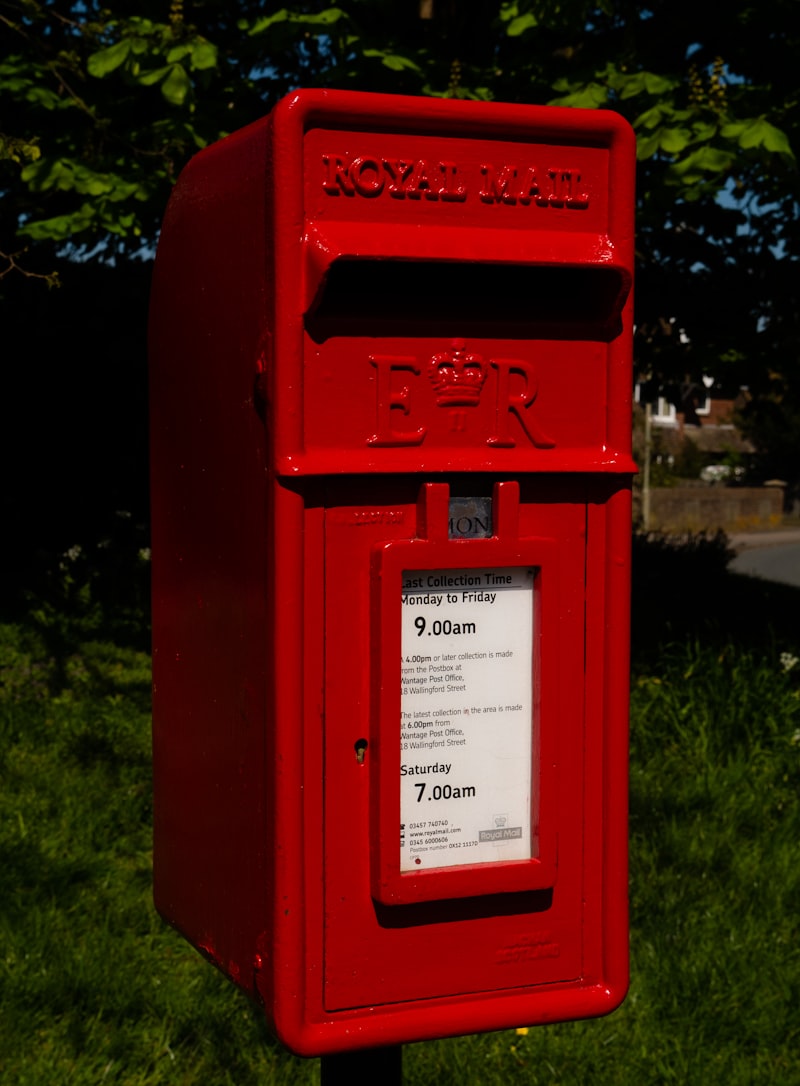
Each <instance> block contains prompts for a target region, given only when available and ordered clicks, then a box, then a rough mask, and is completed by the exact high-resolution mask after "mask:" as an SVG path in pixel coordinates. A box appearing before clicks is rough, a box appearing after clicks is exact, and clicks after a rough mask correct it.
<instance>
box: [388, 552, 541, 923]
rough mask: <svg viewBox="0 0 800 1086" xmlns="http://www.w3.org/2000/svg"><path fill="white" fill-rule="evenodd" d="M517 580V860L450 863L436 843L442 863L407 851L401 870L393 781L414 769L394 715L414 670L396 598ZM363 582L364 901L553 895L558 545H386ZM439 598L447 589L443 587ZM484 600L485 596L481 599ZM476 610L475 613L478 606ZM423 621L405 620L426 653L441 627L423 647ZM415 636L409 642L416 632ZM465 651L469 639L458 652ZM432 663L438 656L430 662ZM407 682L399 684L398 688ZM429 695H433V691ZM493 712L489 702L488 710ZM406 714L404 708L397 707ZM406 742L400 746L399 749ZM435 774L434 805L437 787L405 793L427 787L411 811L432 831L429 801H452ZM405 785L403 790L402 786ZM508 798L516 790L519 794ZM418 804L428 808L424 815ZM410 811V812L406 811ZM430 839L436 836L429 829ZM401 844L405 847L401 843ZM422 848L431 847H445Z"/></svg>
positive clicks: (397, 793)
mask: <svg viewBox="0 0 800 1086" xmlns="http://www.w3.org/2000/svg"><path fill="white" fill-rule="evenodd" d="M523 571H530V609H529V612H528V613H529V614H530V622H531V629H530V638H529V640H528V641H526V645H529V649H528V650H527V651H528V653H529V658H528V659H527V660H526V661H524V662H523V660H524V657H523V656H520V658H519V659H517V660H516V662H515V666H516V667H518V668H519V667H523V668H524V669H525V672H526V675H527V677H528V678H529V690H530V695H529V698H530V700H529V705H530V722H529V734H530V751H529V756H528V757H529V761H528V764H529V766H530V805H529V811H528V814H527V817H528V819H529V821H528V823H527V825H525V827H524V830H523V832H522V834H520V837H521V839H522V840H523V841H524V842H525V843H526V844H525V846H524V851H523V854H522V855H519V854H518V852H517V853H514V851H513V849H512V850H511V857H513V858H506V855H508V850H504V849H498V850H496V856H497V858H496V859H488V858H487V856H486V850H485V849H482V850H479V852H480V856H479V858H478V859H477V862H469V861H467V862H464V863H459V862H455V861H454V860H453V859H452V858H451V856H450V849H449V844H450V841H449V839H448V840H447V841H446V843H447V844H448V850H447V854H445V852H444V851H443V850H441V849H439V857H441V858H442V859H443V862H442V863H441V864H438V865H437V864H436V858H437V857H436V851H437V850H436V849H435V848H428V850H427V851H426V852H424V853H423V852H422V851H421V850H420V851H417V852H416V853H415V855H414V856H413V859H411V862H409V860H410V857H411V854H410V844H409V842H410V833H411V828H410V821H409V819H408V818H404V817H402V816H401V811H402V812H403V815H407V814H408V812H409V802H408V796H406V798H405V800H403V801H401V781H402V780H403V778H402V777H401V772H402V767H403V765H404V764H405V765H406V767H407V769H408V766H409V765H411V764H412V763H411V761H410V759H408V758H407V759H406V761H405V762H404V760H403V758H404V755H407V754H408V753H409V750H408V747H407V749H406V750H405V751H403V749H402V746H403V743H404V739H403V716H402V714H403V712H404V711H405V712H406V713H407V714H408V712H409V710H408V708H407V707H406V709H405V710H404V708H403V702H404V699H403V696H402V690H403V678H404V676H403V669H404V668H408V667H409V666H415V665H408V664H406V663H405V657H406V656H407V655H409V653H408V652H406V653H404V632H403V623H404V614H403V610H404V608H408V604H407V603H406V604H404V603H403V597H404V594H405V595H406V596H408V594H409V592H410V591H411V590H410V589H404V584H406V585H408V584H409V583H411V582H412V581H414V580H416V579H418V578H419V577H421V578H422V582H423V583H422V586H421V587H422V588H423V589H425V588H427V587H428V586H427V578H428V577H429V576H434V578H435V574H436V573H437V572H438V573H440V574H441V576H442V577H443V578H450V579H452V580H458V579H459V578H463V580H464V584H458V585H452V586H449V587H451V588H453V589H454V590H455V591H456V592H461V591H469V590H470V589H471V588H473V587H474V588H476V589H477V588H478V585H477V581H478V580H480V579H486V575H487V574H490V575H491V576H490V579H491V577H495V578H497V579H498V581H500V582H502V581H503V580H504V579H505V578H506V577H510V578H512V580H513V578H515V577H517V578H519V577H520V576H523ZM371 579H372V599H371V627H372V628H371V646H372V651H371V672H372V683H371V698H372V704H371V719H372V721H373V728H374V735H373V737H372V738H371V740H370V743H371V746H372V747H373V750H372V757H371V759H370V764H371V773H372V777H371V781H370V789H371V812H370V823H371V824H370V851H371V860H370V868H371V889H372V895H373V897H374V898H375V900H376V901H378V902H381V903H383V904H411V903H414V902H421V901H433V900H444V899H448V898H463V897H472V896H483V895H486V894H493V893H510V892H517V891H519V892H522V891H526V890H541V889H546V888H552V887H553V886H554V884H555V879H556V869H557V856H556V842H557V832H556V820H557V782H558V760H559V759H558V659H557V645H558V643H559V638H558V583H559V577H558V548H557V545H556V541H555V540H554V539H547V538H530V539H514V540H513V541H510V542H506V541H504V540H501V539H498V538H497V537H492V538H489V539H474V540H458V541H452V540H425V539H417V540H389V541H386V542H384V543H382V544H378V545H377V546H376V547H375V549H374V551H373V557H372V570H371ZM468 581H474V583H473V584H468V583H467V582H468ZM507 583H509V584H511V583H512V582H507ZM444 587H448V586H447V585H446V584H445V585H444ZM487 587H488V586H487ZM517 587H521V586H520V585H518V586H517ZM492 590H493V589H491V588H490V591H492ZM434 591H435V589H434ZM426 594H430V593H426V592H422V593H420V594H419V595H420V596H424V595H426ZM472 602H473V601H466V606H467V607H469V606H470V604H471V603H472ZM474 602H475V605H477V604H478V602H482V601H474ZM459 605H460V606H462V608H463V606H464V605H465V604H464V602H463V601H462V600H461V599H460V598H459ZM429 614H430V611H426V609H425V605H422V606H421V607H420V609H419V610H418V613H417V614H416V615H415V616H414V618H415V619H416V621H417V623H421V622H422V621H423V620H424V621H425V623H426V626H425V628H424V629H423V630H422V635H421V639H420V643H421V644H425V645H428V644H434V643H438V642H439V640H440V634H441V636H442V637H446V635H445V634H444V632H443V631H444V628H445V627H444V625H442V626H440V627H439V629H438V632H437V633H436V635H435V636H433V637H432V638H431V639H430V640H429V639H428V638H429V635H430V634H433V633H434V628H433V627H432V626H430V627H429V626H428V625H427V623H428V621H429V619H428V616H429ZM408 618H409V616H408V613H406V616H405V622H406V631H405V647H408V646H409V634H408ZM434 621H435V620H434ZM447 621H450V622H453V621H454V620H453V619H452V618H451V619H445V618H442V619H441V622H442V624H444V623H445V622H447ZM470 622H471V620H470ZM469 624H470V623H469V622H468V623H463V622H462V623H461V626H464V625H469ZM473 624H474V625H475V626H476V627H477V625H478V624H477V622H475V623H473ZM415 629H417V631H418V630H419V626H417V627H415ZM469 634H470V635H471V634H476V635H477V637H478V639H480V633H479V631H478V629H476V630H475V631H472V630H470V631H469ZM470 639H471V638H470V636H468V637H467V640H470ZM473 639H474V638H473ZM424 655H428V654H427V653H426V654H424ZM430 655H431V656H433V655H436V654H435V653H430ZM456 655H458V654H456ZM431 662H432V661H431ZM431 662H426V667H428V666H430V663H431ZM463 663H464V662H462V667H463ZM421 677H422V676H421ZM408 678H409V676H408V675H407V676H406V679H407V680H408ZM447 685H448V684H445V686H447ZM451 685H459V684H458V683H456V684H451ZM467 685H469V684H468V683H467ZM407 689H408V685H407ZM432 689H437V688H435V687H432ZM492 700H493V699H492V698H491V697H490V698H489V701H490V702H491V701H492ZM494 700H496V698H495V699H494ZM426 701H429V699H428V698H427V697H426V695H425V694H422V695H420V704H422V703H424V702H426ZM405 703H406V706H408V699H407V698H406V699H405ZM406 723H408V721H406ZM412 723H413V714H412ZM450 727H451V728H458V727H459V725H458V724H454V723H453V722H452V720H451V724H450ZM437 730H439V729H437ZM463 730H464V729H462V731H463ZM454 734H455V733H454ZM455 738H457V739H458V738H461V737H459V736H456V737H455ZM435 741H437V742H439V741H440V739H439V738H438V737H437V738H436V739H435ZM405 742H406V743H407V742H408V740H405ZM444 749H446V748H444ZM428 764H430V765H432V764H433V761H432V760H431V761H429V762H428ZM437 764H439V763H437ZM441 764H442V765H446V764H448V761H447V760H446V761H443V762H442V763H441ZM450 764H451V768H452V764H454V763H453V761H452V760H450ZM430 772H431V781H433V775H432V774H433V771H432V770H431V771H430ZM439 772H440V773H441V774H442V781H441V782H438V777H437V778H436V779H437V782H438V787H439V789H440V791H439V792H438V793H436V794H434V792H433V791H432V789H433V787H435V786H436V785H434V784H430V783H429V782H427V781H425V780H423V778H422V777H420V780H419V781H418V782H417V781H414V782H413V783H414V784H417V789H416V795H420V789H419V787H418V786H419V784H423V783H425V784H426V789H427V788H428V787H430V789H431V790H430V791H428V790H422V793H421V800H422V806H421V807H420V811H422V810H424V811H425V815H426V818H425V821H426V822H427V821H430V818H428V811H429V810H430V811H431V812H433V809H434V807H436V808H437V812H438V809H439V808H440V802H439V800H441V801H445V800H448V801H450V800H452V799H453V798H455V797H453V795H452V792H451V793H450V795H448V796H447V797H445V795H444V792H445V785H444V783H443V782H444V780H445V776H446V774H445V773H444V770H440V771H439ZM404 783H405V784H406V785H407V784H408V783H409V782H408V781H404ZM450 787H451V789H452V788H453V787H458V788H459V789H460V795H459V798H463V799H464V800H465V805H466V806H468V805H470V804H471V803H472V802H473V801H476V800H477V801H478V802H480V800H478V798H477V796H475V795H471V794H470V793H469V792H466V794H465V793H464V789H469V788H473V787H475V785H474V784H471V783H469V782H465V783H464V784H459V785H455V786H454V785H451V786H450ZM517 787H519V785H518V783H517ZM434 798H437V802H436V803H435V804H433V805H431V803H430V801H431V800H432V799H434ZM426 800H427V801H428V803H427V804H425V801H426ZM445 805H446V804H445ZM496 805H497V804H494V806H496ZM490 806H492V805H491V804H490ZM501 806H502V805H501ZM442 809H443V808H442ZM413 810H414V806H413V803H412V806H411V811H412V812H413ZM487 811H488V814H487V817H490V816H492V815H494V814H495V812H494V810H493V807H492V810H491V811H489V809H488V808H487ZM437 812H433V813H437ZM496 813H497V815H498V817H502V814H503V812H502V811H501V810H500V808H499V807H498V811H497V812H496ZM436 820H437V819H434V821H436ZM420 821H422V819H420ZM439 821H441V819H439ZM519 825H520V823H519V819H516V820H514V825H513V826H511V825H510V824H509V826H510V828H511V829H513V830H515V831H516V830H517V829H518V827H519ZM427 828H431V827H426V828H425V829H423V834H424V833H425V832H426V829H427ZM432 828H433V829H435V827H432ZM496 828H497V829H501V830H502V829H504V828H505V827H503V826H497V827H496ZM491 829H492V823H491V822H488V823H487V826H486V827H485V829H484V828H483V827H481V830H483V831H484V832H485V833H488V832H489V831H490V830H491ZM415 832H417V831H416V830H415ZM479 832H480V831H479ZM444 836H446V835H444ZM501 836H502V835H501ZM404 837H405V840H403V838H404ZM415 840H419V839H415ZM432 840H434V841H435V844H438V845H439V846H441V844H442V843H444V842H442V841H436V840H435V839H432ZM453 851H457V850H455V849H454V850H453ZM469 851H472V852H473V855H475V854H476V853H475V850H468V852H469ZM504 853H505V854H506V855H504ZM445 856H446V858H445ZM417 858H420V859H421V860H422V861H423V862H421V863H420V864H418V865H417V864H415V863H414V861H415V860H416V859H417Z"/></svg>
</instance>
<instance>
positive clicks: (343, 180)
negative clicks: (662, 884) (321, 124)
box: [322, 154, 589, 211]
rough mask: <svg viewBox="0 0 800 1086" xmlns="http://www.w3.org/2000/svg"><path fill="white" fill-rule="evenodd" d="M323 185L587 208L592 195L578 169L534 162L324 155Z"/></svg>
mask: <svg viewBox="0 0 800 1086" xmlns="http://www.w3.org/2000/svg"><path fill="white" fill-rule="evenodd" d="M322 167H323V180H322V188H323V190H324V191H325V192H326V193H328V195H329V196H345V197H347V196H349V197H359V196H360V197H365V198H367V199H375V198H376V197H389V198H392V199H395V200H441V201H442V202H443V203H464V201H466V200H467V199H469V198H470V197H472V198H474V199H477V200H480V202H481V203H484V204H518V205H520V206H522V207H527V206H533V207H562V208H568V209H571V210H576V211H580V210H584V209H586V208H588V206H589V193H588V192H587V191H586V187H585V185H584V183H583V181H582V179H581V172H580V170H579V169H577V168H575V167H570V168H564V167H559V168H555V167H553V166H547V167H542V166H539V165H536V164H530V163H509V162H505V163H502V164H500V165H498V164H496V163H492V162H483V163H480V164H478V165H474V164H473V165H471V166H466V165H460V164H459V163H457V162H452V161H449V160H448V161H434V160H433V159H410V158H409V159H403V158H379V157H372V156H370V155H356V156H355V157H351V156H349V155H333V154H330V155H323V156H322Z"/></svg>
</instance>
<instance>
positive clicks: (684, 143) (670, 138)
mask: <svg viewBox="0 0 800 1086" xmlns="http://www.w3.org/2000/svg"><path fill="white" fill-rule="evenodd" d="M691 139H692V133H691V132H690V131H689V129H688V128H665V129H663V130H662V131H661V133H660V135H659V144H660V146H661V150H662V151H666V152H667V154H668V155H678V154H680V153H681V151H683V150H684V148H686V147H688V146H689V143H690V142H691Z"/></svg>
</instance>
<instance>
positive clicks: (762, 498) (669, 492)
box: [639, 486, 783, 533]
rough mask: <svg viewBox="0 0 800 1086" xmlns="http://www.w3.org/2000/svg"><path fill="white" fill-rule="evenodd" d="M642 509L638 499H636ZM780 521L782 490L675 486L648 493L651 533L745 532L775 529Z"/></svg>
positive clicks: (771, 487)
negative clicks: (720, 530) (718, 530)
mask: <svg viewBox="0 0 800 1086" xmlns="http://www.w3.org/2000/svg"><path fill="white" fill-rule="evenodd" d="M639 508H641V498H639ZM782 519H783V488H782V487H777V486H765V487H744V486H743V487H726V486H697V487H694V486H676V487H657V488H654V489H652V490H651V491H650V526H649V527H650V530H651V531H654V532H675V533H684V532H702V531H710V532H715V531H717V529H720V528H721V529H722V530H723V531H725V532H746V531H753V530H759V529H765V528H777V527H779V526H780V524H781V522H782Z"/></svg>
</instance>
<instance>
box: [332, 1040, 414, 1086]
mask: <svg viewBox="0 0 800 1086" xmlns="http://www.w3.org/2000/svg"><path fill="white" fill-rule="evenodd" d="M320 1063H321V1071H322V1075H321V1079H320V1082H321V1086H356V1084H357V1083H358V1084H359V1086H360V1084H361V1083H363V1086H373V1084H375V1086H401V1084H402V1081H403V1046H402V1045H392V1046H391V1047H390V1048H367V1049H364V1050H363V1051H360V1052H338V1053H336V1055H335V1056H323V1057H322V1059H321V1061H320Z"/></svg>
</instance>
